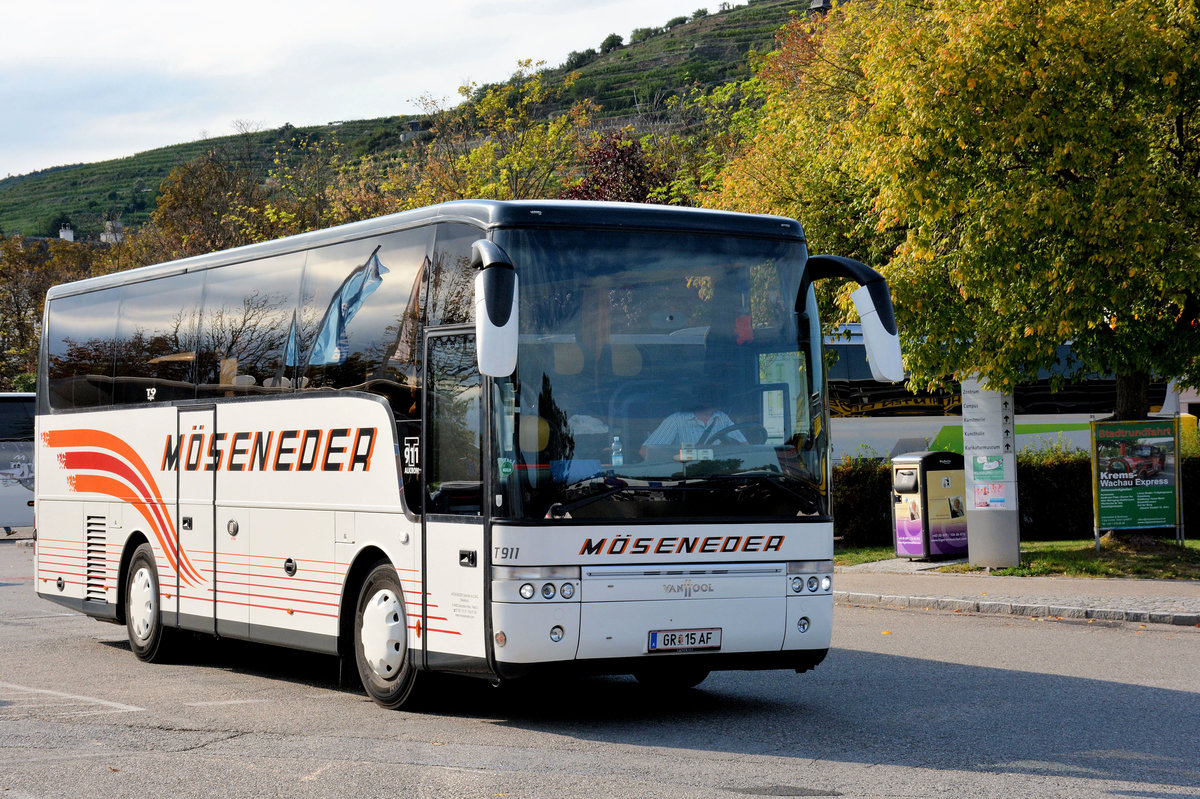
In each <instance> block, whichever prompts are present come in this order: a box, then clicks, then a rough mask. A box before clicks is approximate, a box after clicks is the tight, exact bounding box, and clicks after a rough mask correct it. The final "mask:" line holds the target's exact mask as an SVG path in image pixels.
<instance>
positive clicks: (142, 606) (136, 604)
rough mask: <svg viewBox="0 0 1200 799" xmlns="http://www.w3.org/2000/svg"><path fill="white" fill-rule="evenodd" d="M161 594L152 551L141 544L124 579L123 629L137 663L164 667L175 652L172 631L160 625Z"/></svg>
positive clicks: (174, 634)
mask: <svg viewBox="0 0 1200 799" xmlns="http://www.w3.org/2000/svg"><path fill="white" fill-rule="evenodd" d="M161 597H162V592H161V589H160V587H159V582H158V567H157V566H156V565H155V562H154V549H153V548H152V547H151V546H150V545H149V544H142V545H141V546H139V547H138V548H137V549H136V550H134V552H133V557H132V558H131V559H130V561H129V571H127V572H126V579H125V628H126V630H128V632H129V647H130V649H132V650H133V654H134V655H135V656H136V657H137V659H138V660H142V661H145V662H147V663H163V662H165V661H167V660H168V659H169V658H170V655H171V653H172V651H173V650H174V648H175V636H176V633H177V632H178V631H177V630H175V629H171V628H167V627H165V626H164V625H163V622H162V606H161V602H160V599H161Z"/></svg>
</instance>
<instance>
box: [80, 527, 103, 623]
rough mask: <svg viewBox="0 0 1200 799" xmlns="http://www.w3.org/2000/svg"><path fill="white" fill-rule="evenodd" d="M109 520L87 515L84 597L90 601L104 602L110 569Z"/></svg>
mask: <svg viewBox="0 0 1200 799" xmlns="http://www.w3.org/2000/svg"><path fill="white" fill-rule="evenodd" d="M107 529H108V521H107V519H105V517H103V516H88V517H87V532H86V536H87V538H86V544H87V588H86V591H85V593H84V597H83V598H84V599H85V600H87V601H89V602H104V601H106V600H107V599H108V597H107V594H106V592H105V579H106V577H107V569H108V552H107V546H106V544H107V535H106V533H107Z"/></svg>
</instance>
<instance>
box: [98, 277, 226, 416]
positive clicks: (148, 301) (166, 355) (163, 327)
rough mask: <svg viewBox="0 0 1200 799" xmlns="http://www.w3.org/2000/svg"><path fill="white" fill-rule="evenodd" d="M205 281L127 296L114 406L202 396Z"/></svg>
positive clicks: (138, 286) (137, 289) (176, 282)
mask: <svg viewBox="0 0 1200 799" xmlns="http://www.w3.org/2000/svg"><path fill="white" fill-rule="evenodd" d="M203 288H204V275H203V274H199V273H192V274H183V275H176V276H174V277H171V278H169V279H166V280H151V281H147V282H145V283H133V284H130V285H128V286H126V287H125V289H124V291H123V292H122V295H121V314H120V318H119V319H118V320H117V346H116V369H115V377H114V381H113V403H114V404H116V405H126V404H131V403H138V402H170V401H171V400H187V399H193V398H195V396H196V378H195V366H196V325H197V322H198V321H199V315H200V296H201V293H202V291H203Z"/></svg>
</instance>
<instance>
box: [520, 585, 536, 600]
mask: <svg viewBox="0 0 1200 799" xmlns="http://www.w3.org/2000/svg"><path fill="white" fill-rule="evenodd" d="M533 592H534V588H533V583H525V585H523V586H521V598H522V599H533Z"/></svg>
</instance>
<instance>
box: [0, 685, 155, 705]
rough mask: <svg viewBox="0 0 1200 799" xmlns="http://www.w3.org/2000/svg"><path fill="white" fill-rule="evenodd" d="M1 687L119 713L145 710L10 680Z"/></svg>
mask: <svg viewBox="0 0 1200 799" xmlns="http://www.w3.org/2000/svg"><path fill="white" fill-rule="evenodd" d="M0 689H4V690H7V691H20V692H23V693H27V694H41V695H43V696H56V697H58V698H60V699H69V700H71V701H74V702H84V703H87V704H90V705H100V706H101V707H106V708H109V709H110V710H112V711H114V712H119V713H140V712H142V711H144V710H145V708H144V707H137V706H135V705H123V704H121V703H120V702H110V701H108V700H107V699H97V698H95V697H94V696H79V695H78V694H65V693H63V692H62V691H51V690H49V689H46V688H28V687H26V686H24V685H13V684H12V683H9V682H0Z"/></svg>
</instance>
